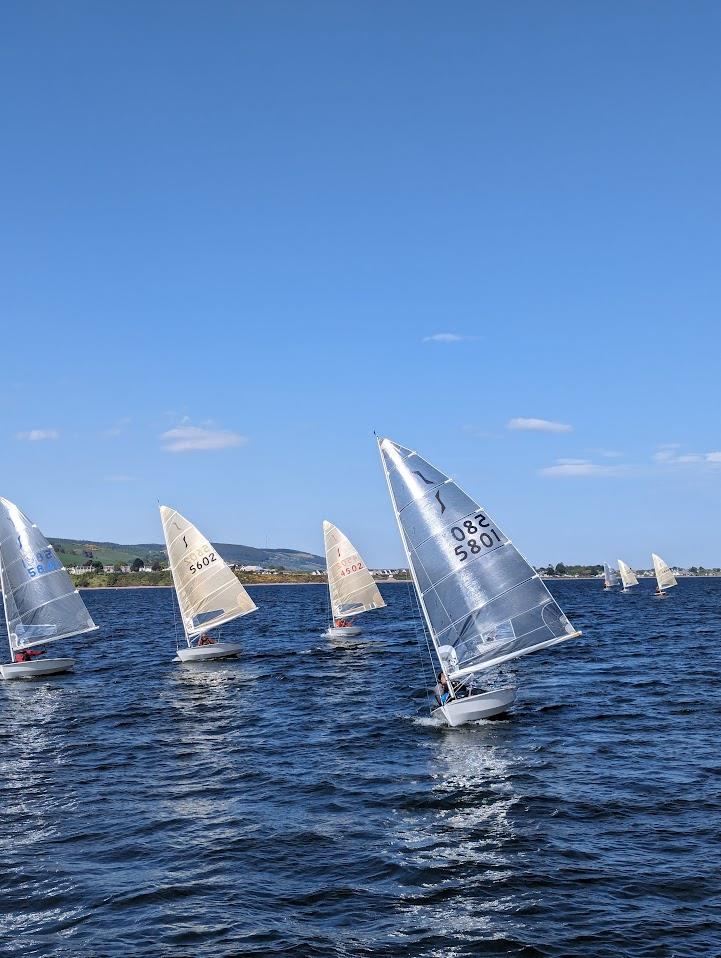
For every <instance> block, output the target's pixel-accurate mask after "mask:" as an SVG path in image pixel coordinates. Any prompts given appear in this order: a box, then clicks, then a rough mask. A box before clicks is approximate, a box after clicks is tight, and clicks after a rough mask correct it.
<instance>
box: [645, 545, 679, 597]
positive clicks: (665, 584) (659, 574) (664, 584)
mask: <svg viewBox="0 0 721 958" xmlns="http://www.w3.org/2000/svg"><path fill="white" fill-rule="evenodd" d="M651 558H652V559H653V568H654V571H655V573H656V582H657V583H658V584H657V587H656V593H655V594H656V598H658V599H663V598H664V597H665V595H666V593H665V592H664V589H672V588H673V587H674V586H675V585H678V583H677V582H676V576H675V575H674V574H673V572H671V569H670V568H669V567H668V565H666V563H665V562H664V561H663V559H662V558H661V556H657V555H656V553H655V552H652V553H651Z"/></svg>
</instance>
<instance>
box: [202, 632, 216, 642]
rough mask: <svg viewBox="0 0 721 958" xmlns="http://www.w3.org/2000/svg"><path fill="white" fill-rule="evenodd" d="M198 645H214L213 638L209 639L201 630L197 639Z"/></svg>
mask: <svg viewBox="0 0 721 958" xmlns="http://www.w3.org/2000/svg"><path fill="white" fill-rule="evenodd" d="M198 645H215V639H211V637H210V636H209V635H208V633H207V632H203V634H202V635H201V636H200V638H199V639H198Z"/></svg>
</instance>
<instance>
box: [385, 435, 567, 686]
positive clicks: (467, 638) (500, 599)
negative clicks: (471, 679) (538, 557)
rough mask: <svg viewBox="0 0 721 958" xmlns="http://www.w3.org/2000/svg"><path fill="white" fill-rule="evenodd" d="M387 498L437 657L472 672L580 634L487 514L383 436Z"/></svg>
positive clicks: (450, 668) (450, 667)
mask: <svg viewBox="0 0 721 958" xmlns="http://www.w3.org/2000/svg"><path fill="white" fill-rule="evenodd" d="M379 449H380V454H381V460H382V463H383V468H384V472H385V475H386V480H387V483H388V489H389V492H390V496H391V501H392V503H393V506H394V510H395V514H396V519H397V522H398V527H399V530H400V533H401V538H402V540H403V545H404V548H405V550H406V555H407V557H408V563H409V566H410V570H411V575H412V577H413V582H414V584H415V587H416V591H417V593H418V597H419V601H420V605H421V609H422V610H423V614H424V617H425V619H426V624H427V626H428V630H429V632H430V635H431V639H432V641H433V644H434V647H435V650H436V653H437V656H438V659H439V661H440V663H441V665H442V667H443V668H444V670H445V671H446V672H447V674H449V675H450V676H451V677H454V676H456V677H458V676H464V675H470V674H472V673H473V672H478V671H481V670H483V669H486V668H491V667H493V666H494V665H496V664H498V663H499V662H500V661H510V660H511V659H514V658H517V657H519V656H521V655H526V654H528V653H529V652H533V651H535V650H536V649H541V648H545V647H547V646H549V645H551V644H554V645H555V644H557V643H558V642H562V641H565V640H566V639H570V638H573V637H575V636H577V635H578V634H579V633H578V632H577V631H576V630H575V629H574V628H573V626H572V625H571V623H570V622H569V621H568V619H567V618H566V616H565V615H564V614H563V612H562V611H561V609H560V608H559V606H558V605H557V603H556V602H555V600H554V599H553V597H552V596H551V594H550V592H549V591H548V589H547V588H546V586H545V584H544V583H543V582H542V581H541V579H540V577H539V576H538V574H537V573H536V572H535V570H534V569H533V568H532V566H531V565H530V564H529V563H528V562H527V561H526V559H525V558H524V557H523V556H522V555H521V553H520V552H519V551H518V550H517V549H516V547H515V546H514V545H513V543H512V542H511V541H510V539H509V538H508V537H507V536H506V535H505V534H504V533H503V532H502V531H501V529H500V528H499V526H498V525H497V523H495V522H494V520H493V519H492V518H491V517H490V516H489V514H488V512H487V510H486V509H484V508H483V507H482V506H480V505H479V504H478V503H477V502H475V501H474V500H473V499H472V498H471V497H470V496H468V495H467V493H465V492H464V491H463V490H462V489H461V488H460V487H459V486H458V485H457V483H456V482H455V481H454V480H453V479H451V478H450V477H448V476H446V475H445V474H444V473H442V472H441V471H440V470H438V469H437V468H436V467H435V466H432V465H431V464H430V463H429V462H427V461H426V460H425V459H422V458H421V457H420V456H419V455H418V453H416V452H413V451H412V450H410V449H407V448H406V447H404V446H400V445H399V444H397V443H394V442H392V441H391V440H390V439H383V440H379Z"/></svg>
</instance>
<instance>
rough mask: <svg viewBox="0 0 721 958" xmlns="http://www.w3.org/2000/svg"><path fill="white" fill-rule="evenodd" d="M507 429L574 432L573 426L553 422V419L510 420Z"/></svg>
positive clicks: (520, 418)
mask: <svg viewBox="0 0 721 958" xmlns="http://www.w3.org/2000/svg"><path fill="white" fill-rule="evenodd" d="M506 428H507V429H525V430H530V431H533V432H572V431H573V426H569V425H568V423H565V422H553V420H551V419H524V418H523V417H519V418H517V419H510V420H509V421H508V423H506Z"/></svg>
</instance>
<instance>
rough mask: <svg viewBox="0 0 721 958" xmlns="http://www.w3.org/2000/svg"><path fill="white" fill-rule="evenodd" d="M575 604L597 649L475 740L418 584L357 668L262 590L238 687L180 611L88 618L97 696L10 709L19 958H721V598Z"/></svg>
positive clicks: (396, 591)
mask: <svg viewBox="0 0 721 958" xmlns="http://www.w3.org/2000/svg"><path fill="white" fill-rule="evenodd" d="M551 589H552V591H553V592H554V593H555V594H556V595H557V597H558V598H559V601H560V602H561V605H562V606H563V608H564V609H565V610H566V611H567V612H568V614H569V616H570V617H571V618H572V620H573V621H574V624H576V625H577V626H578V627H580V628H582V629H583V630H584V633H585V634H584V636H583V638H581V639H579V640H576V641H571V642H568V643H567V644H565V645H562V646H560V647H558V648H557V649H552V650H549V651H547V652H543V653H538V654H535V655H532V656H529V657H527V658H525V659H521V660H520V661H519V662H518V663H516V665H515V666H514V667H513V668H512V669H508V670H507V672H506V675H507V676H508V675H510V676H514V677H515V678H516V679H517V680H518V681H519V683H520V685H521V693H520V696H519V700H518V703H517V705H516V706H515V707H514V709H513V712H512V713H511V714H510V715H509V716H508V717H507V718H506V719H503V720H497V721H493V722H486V723H482V724H478V725H475V726H466V727H464V728H459V729H455V730H454V729H448V728H443V727H439V726H436V725H434V724H433V723H432V721H431V720H430V719H429V718H428V710H427V699H426V695H425V691H424V669H425V674H426V676H427V680H428V681H429V682H430V675H431V672H430V668H429V666H428V665H427V664H424V663H423V660H422V658H421V657H420V653H419V648H418V644H417V638H418V623H417V619H416V617H415V613H414V605H413V602H412V601H411V598H410V595H409V592H408V588H407V586H405V585H388V586H384V587H383V592H384V595H385V596H386V599H387V601H388V607H387V608H386V609H383V610H381V611H378V612H376V613H372V614H369V615H367V616H364V625H365V626H366V631H365V634H364V636H362V637H361V638H360V639H358V640H356V644H355V645H353V646H350V645H347V646H345V647H344V646H335V647H333V646H332V645H331V644H330V643H329V641H328V640H326V639H324V638H322V636H321V632H322V630H323V628H324V626H325V624H326V615H327V598H326V592H325V590H324V589H323V588H320V587H314V586H305V587H304V586H299V587H289V586H285V587H284V586H275V587H264V588H256V589H251V591H252V592H253V593H254V597H255V599H256V601H257V602H258V604H259V606H260V609H259V611H258V612H257V613H255V614H254V615H252V616H249V617H248V618H246V619H245V620H243V621H241V622H240V623H234V624H233V625H231V626H229V627H227V628H226V631H225V635H226V636H231V635H237V636H242V639H243V642H244V645H245V649H246V654H245V655H244V657H243V658H242V659H241V660H238V661H232V662H229V663H219V664H216V665H214V666H213V665H205V666H199V665H196V666H181V665H177V664H173V663H172V661H171V659H172V656H173V651H174V638H173V629H174V626H173V613H172V606H171V600H170V592H169V591H167V590H124V591H88V592H85V593H84V597H85V598H86V601H87V604H88V606H89V608H90V610H91V612H92V614H93V616H94V617H95V618H96V620H97V621H98V622H99V623H101V624H102V626H103V630H102V633H101V636H102V638H101V639H100V640H97V641H96V640H94V639H91V640H88V638H87V637H83V638H82V639H80V640H77V641H76V642H75V643H74V644H73V643H68V646H67V648H68V651H69V650H70V647H72V646H73V645H74V651H75V653H76V655H77V672H76V674H75V675H74V676H68V677H64V678H60V677H58V678H56V679H54V680H49V681H45V682H38V683H33V684H24V683H10V682H5V683H0V702H1V706H2V714H3V722H2V731H1V732H0V736H1V744H2V748H1V750H0V769H1V779H0V789H1V798H2V801H1V803H0V809H1V812H0V814H1V815H2V829H1V831H0V885H1V891H2V895H1V897H0V902H1V905H0V908H1V909H2V913H3V914H2V929H1V939H0V954H2V955H3V956H6V955H7V956H10V955H18V956H20V955H22V956H23V958H31V956H43V958H45V956H51V955H52V956H73V958H75V956H92V958H98V956H128V955H133V956H135V955H137V956H144V958H145V956H147V958H153V956H171V955H172V956H185V955H189V956H190V955H192V956H212V958H220V956H231V955H268V954H272V955H294V956H296V955H297V956H363V955H389V956H416V955H417V956H422V955H423V956H426V955H427V956H435V955H438V956H444V958H446V956H452V958H458V956H466V955H468V956H475V955H494V956H495V955H498V956H501V955H514V956H524V958H532V956H559V958H560V956H566V958H571V956H580V958H586V956H588V958H604V956H609V958H611V956H613V958H617V956H619V955H622V956H633V958H651V956H654V958H656V956H694V958H698V956H702V958H705V956H718V955H721V875H720V870H721V844H720V842H719V839H720V838H721V834H720V832H721V827H720V823H721V750H720V748H719V726H720V725H721V690H720V687H719V686H720V683H719V671H720V665H721V662H720V659H719V640H720V639H721V580H717V579H705V580H703V579H696V580H682V581H681V584H680V585H679V587H678V588H677V589H674V590H672V592H671V593H670V594H669V597H668V598H667V599H666V600H665V601H661V602H659V601H655V600H654V599H653V598H652V596H651V583H650V582H649V581H644V582H642V583H641V586H640V587H639V588H638V589H636V590H635V591H634V592H633V593H631V594H629V595H621V594H619V593H615V594H612V595H608V594H604V593H603V592H602V591H601V589H600V584H599V583H597V582H568V583H564V582H556V583H551Z"/></svg>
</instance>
